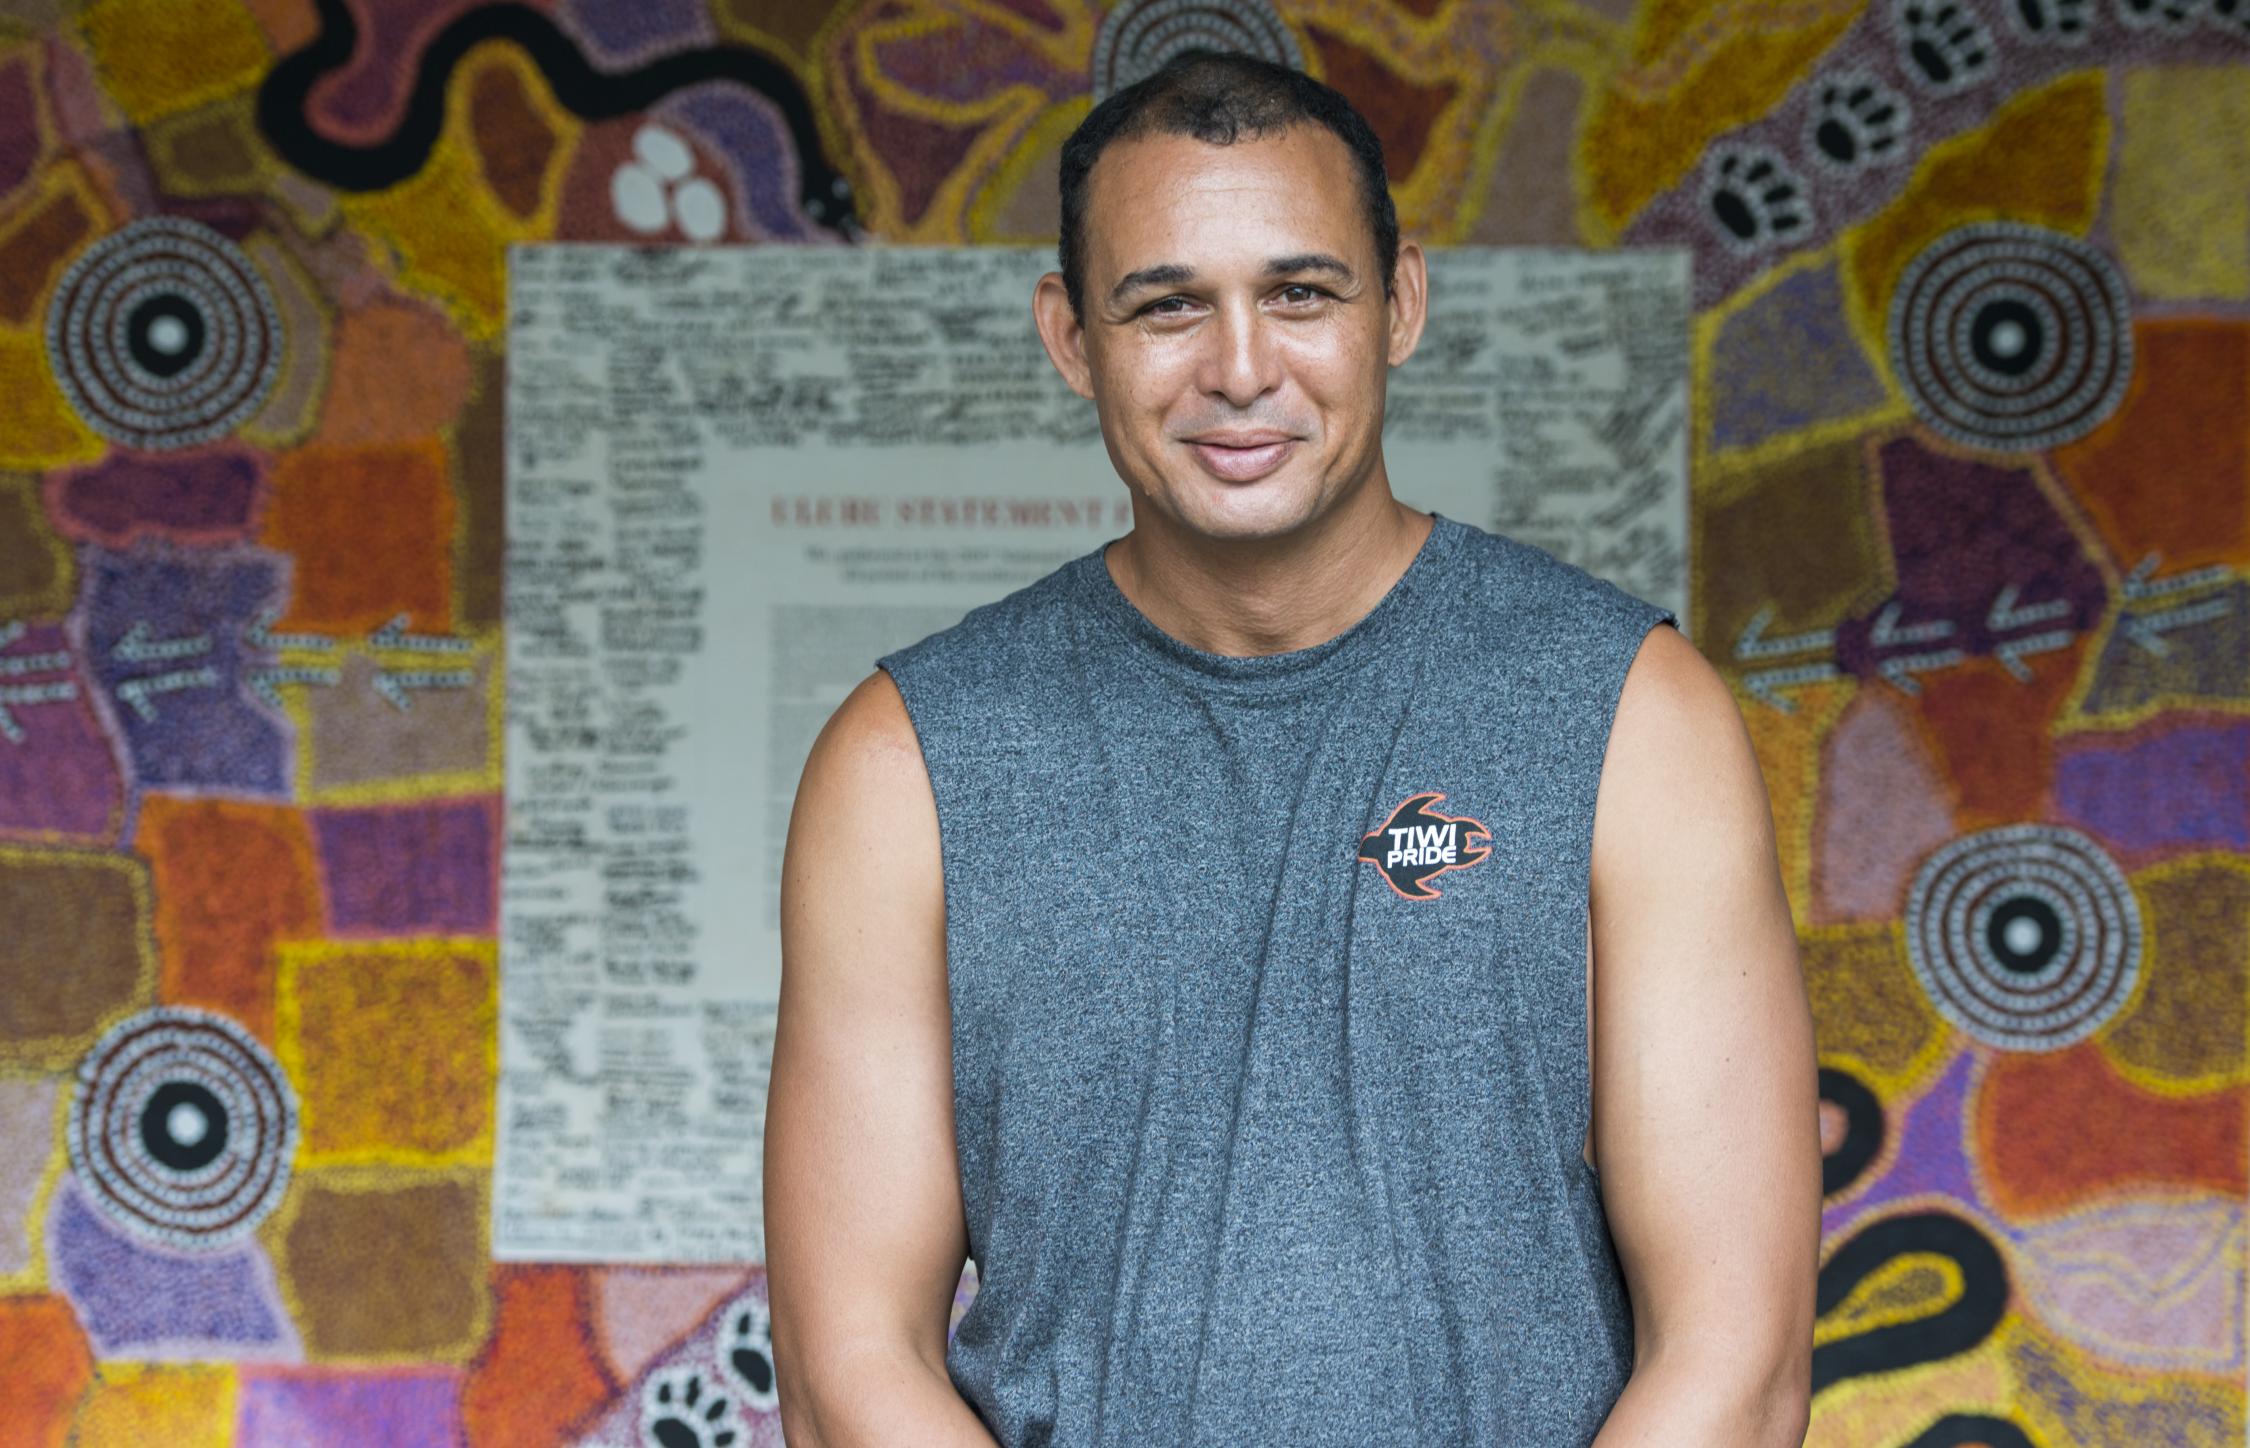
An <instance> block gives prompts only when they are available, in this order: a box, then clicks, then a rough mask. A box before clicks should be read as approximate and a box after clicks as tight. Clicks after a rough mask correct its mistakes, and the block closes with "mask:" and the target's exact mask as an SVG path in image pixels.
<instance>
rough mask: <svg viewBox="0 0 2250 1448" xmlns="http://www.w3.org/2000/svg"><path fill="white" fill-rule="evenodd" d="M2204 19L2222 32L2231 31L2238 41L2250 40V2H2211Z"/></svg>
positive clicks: (2212, 0)
mask: <svg viewBox="0 0 2250 1448" xmlns="http://www.w3.org/2000/svg"><path fill="white" fill-rule="evenodd" d="M2203 18H2204V19H2205V20H2206V21H2208V22H2209V23H2211V24H2213V25H2216V26H2217V27H2219V28H2220V29H2221V30H2231V31H2233V32H2234V38H2235V39H2237V40H2250V0H2211V3H2210V6H2209V8H2207V9H2206V10H2205V11H2204V12H2203Z"/></svg>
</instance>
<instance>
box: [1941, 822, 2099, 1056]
mask: <svg viewBox="0 0 2250 1448" xmlns="http://www.w3.org/2000/svg"><path fill="white" fill-rule="evenodd" d="M1906 925H1907V932H1906V945H1907V954H1908V956H1909V957H1910V958H1911V959H1912V961H1913V965H1914V974H1915V976H1916V978H1917V979H1919V980H1920V981H1921V983H1922V989H1923V990H1924V991H1925V992H1927V993H1928V995H1929V998H1930V1001H1931V1003H1932V1004H1934V1005H1935V1006H1936V1007H1937V1008H1938V1011H1939V1013H1940V1014H1942V1015H1944V1016H1945V1018H1946V1019H1947V1020H1949V1021H1951V1022H1953V1024H1954V1025H1956V1026H1959V1027H1960V1028H1961V1029H1962V1030H1964V1031H1966V1032H1968V1033H1969V1034H1970V1035H1971V1036H1974V1037H1976V1038H1977V1039H1978V1040H1980V1041H1984V1042H1986V1043H1987V1044H1990V1045H1994V1046H2000V1047H2003V1048H2005V1049H2007V1050H2011V1051H2058V1050H2061V1049H2062V1048H2064V1047H2065V1046H2071V1045H2075V1044H2077V1043H2078V1042H2080V1041H2083V1040H2084V1039H2086V1037H2088V1036H2090V1035H2092V1034H2093V1033H2094V1032H2095V1031H2096V1030H2098V1029H2100V1028H2101V1026H2102V1024H2103V1022H2105V1021H2107V1020H2109V1018H2110V1017H2111V1016H2113V1015H2115V1014H2116V1013H2117V1011H2118V1009H2119V1008H2120V1007H2121V1006H2123V1005H2124V1004H2125V1002H2126V1000H2127V999H2129V998H2130V997H2131V996H2132V994H2133V986H2134V983H2135V982H2136V981H2138V980H2139V978H2140V968H2141V914H2140V906H2139V904H2138V902H2137V901H2136V900H2135V898H2134V896H2133V889H2132V886H2131V885H2130V884H2129V883H2127V881H2126V879H2125V874H2124V872H2123V871H2122V870H2120V869H2119V868H2118V866H2117V862H2116V861H2115V860H2112V859H2111V858H2110V857H2109V854H2108V852H2106V851H2105V850H2103V849H2102V847H2101V846H2100V845H2098V844H2096V843H2095V842H2094V841H2093V840H2091V839H2089V838H2088V837H2087V836H2085V835H2083V834H2081V833H2079V832H2078V831H2077V830H2074V829H2071V828H2069V827H2068V826H2065V825H2051V824H2022V825H2005V826H2002V827H2000V828H1998V829H1990V830H1980V831H1978V832H1977V833H1975V834H1971V835H1964V836H1962V837H1961V838H1960V839H1957V840H1954V841H1953V842H1952V843H1950V844H1948V845H1945V846H1944V847H1942V848H1941V849H1939V850H1938V851H1937V852H1936V853H1934V854H1932V855H1931V856H1930V858H1929V859H1928V860H1926V861H1924V862H1923V865H1922V868H1921V870H1920V871H1919V872H1918V873H1917V874H1916V875H1915V878H1914V887H1913V889H1912V891H1911V892H1910V893H1909V895H1908V897H1907V906H1906Z"/></svg>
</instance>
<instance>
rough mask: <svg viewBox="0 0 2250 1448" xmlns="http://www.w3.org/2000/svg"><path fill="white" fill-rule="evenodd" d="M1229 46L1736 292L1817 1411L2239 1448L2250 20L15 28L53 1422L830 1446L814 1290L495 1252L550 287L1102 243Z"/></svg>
mask: <svg viewBox="0 0 2250 1448" xmlns="http://www.w3.org/2000/svg"><path fill="white" fill-rule="evenodd" d="M1182 37H1187V38H1190V39H1195V38H1200V39H1201V40H1203V41H1204V43H1216V44H1227V45H1233V46H1239V47H1244V48H1253V49H1259V50H1262V51H1263V52H1265V53H1268V54H1274V55H1279V56H1284V57H1288V58H1293V59H1295V60H1296V61H1297V62H1298V63H1300V64H1302V65H1303V66H1304V67H1305V68H1306V69H1307V70H1309V71H1311V72H1313V73H1314V74H1317V75H1319V76H1321V77H1323V78H1324V79H1326V80H1327V81H1328V82H1330V83H1331V84H1333V85H1335V86H1337V87H1339V88H1340V89H1342V90H1343V91H1344V92H1345V93H1347V94H1348V95H1349V96H1351V97H1352V98H1353V100H1354V101H1355V102H1356V103H1358V104H1359V105H1360V106H1361V107H1362V108H1363V109H1364V110H1365V111H1366V112H1367V113H1368V114H1369V115H1370V117H1371V118H1372V119H1373V120H1374V122H1375V124H1376V126H1377V129H1378V130H1379V131H1380V133H1381V134H1382V137H1383V139H1384V142H1385V145H1386V148H1387V150H1388V153H1389V158H1390V165H1391V179H1392V183H1393V186H1394V188H1395V191H1396V195H1397V198H1398V202H1399V208H1400V212H1401V217H1402V221H1403V223H1404V225H1405V227H1406V228H1407V229H1408V230H1409V231H1410V232H1411V233H1413V234H1416V235H1418V236H1420V237H1422V238H1423V239H1425V240H1426V241H1429V242H1432V243H1439V244H1443V243H1461V242H1476V243H1530V244H1548V245H1552V244H1561V245H1584V246H1590V247H1607V246H1613V245H1641V244H1668V245H1686V246H1689V247H1692V248H1693V249H1694V251H1695V259H1696V275H1697V307H1698V313H1697V319H1696V323H1695V327H1694V335H1693V346H1694V357H1695V362H1694V367H1695V375H1694V382H1695V388H1696V396H1697V419H1696V429H1697V430H1696V437H1695V441H1694V458H1695V472H1694V488H1695V493H1694V544H1695V575H1696V582H1695V588H1696V596H1697V600H1698V603H1697V613H1696V617H1695V619H1694V621H1693V622H1694V633H1695V636H1696V638H1697V640H1698V642H1699V644H1700V645H1701V647H1702V648H1703V649H1704V651H1705V652H1706V654H1707V655H1708V656H1709V657H1711V659H1712V660H1713V662H1714V663H1716V664H1717V665H1719V666H1720V667H1721V668H1722V669H1723V670H1724V671H1725V672H1726V673H1727V675H1728V677H1729V678H1730V679H1731V680H1733V681H1734V682H1735V683H1736V685H1737V686H1738V688H1739V691H1740V693H1739V698H1740V701H1741V703H1742V707H1743V710H1744V714H1745V717H1746V718H1747V719H1748V721H1749V723H1750V727H1751V730H1752V733H1753V736H1754V738H1755V740H1756V743H1757V747H1758V749H1759V751H1760V755H1761V758H1762V760H1763V763H1764V766H1765V769H1766V773H1767V777H1768V780H1769V783H1770V788H1771V792H1772V797H1773V804H1774V810H1775V817H1776V823H1777V826H1778V829H1779V837H1780V843H1781V851H1782V856H1783V862H1784V865H1785V867H1786V871H1787V878H1788V883H1789V887H1790V893H1791V900H1792V904H1793V906H1794V908H1795V910H1796V913H1797V919H1798V924H1799V928H1800V932H1801V938H1802V943H1803V956H1804V964H1805V969H1806V973H1807V979H1808V982H1809V986H1810V990H1811V994H1812V998H1813V1001H1814V1003H1815V1008H1816V1014H1817V1017H1818V1024H1819V1038H1820V1047H1821V1059H1822V1064H1823V1067H1824V1081H1825V1083H1826V1085H1825V1103H1824V1108H1823V1118H1824V1126H1825V1128H1826V1130H1827V1139H1828V1142H1829V1145H1830V1148H1831V1151H1830V1156H1829V1183H1828V1185H1829V1189H1830V1190H1829V1199H1828V1206H1827V1223H1826V1226H1827V1241H1826V1246H1825V1253H1826V1257H1825V1264H1826V1265H1825V1267H1824V1271H1823V1275H1822V1281H1821V1288H1822V1293H1821V1305H1822V1308H1823V1313H1822V1317H1821V1319H1820V1325H1819V1347H1818V1352H1817V1356H1816V1369H1817V1379H1816V1380H1817V1385H1818V1393H1817V1396H1816V1398H1815V1404H1814V1422H1813V1430H1812V1436H1811V1439H1810V1441H1811V1442H1813V1443H1816V1444H1836V1445H1842V1444H1854V1445H1858V1444H1865V1445H1885V1448H1889V1445H1907V1444H1929V1445H1934V1444H1940V1443H1943V1444H1971V1443H1975V1444H1985V1445H1990V1448H2018V1445H2024V1444H2038V1445H2050V1448H2060V1445H2066V1444H2084V1445H2103V1448H2108V1445H2116V1448H2126V1445H2133V1448H2140V1445H2150V1444H2183V1445H2203V1444H2227V1445H2233V1444H2238V1443H2240V1442H2242V1441H2243V1434H2244V1406H2243V1366H2244V1359H2243V1285H2244V1284H2243V1273H2244V1260H2245V1259H2244V1223H2243V1208H2244V1194H2245V1121H2244V1084H2245V1068H2244V1053H2245V1021H2244V982H2245V975H2246V971H2250V597H2246V594H2250V581H2246V574H2245V569H2246V566H2250V3H2246V0H1903V3H1893V0H1875V3H1872V4H1866V5H1862V4H1857V3H1851V0H1302V3H1299V0H1280V3H1279V4H1278V6H1277V8H1276V9H1268V8H1265V6H1264V5H1263V4H1262V3H1259V0H1203V3H1186V0H1155V3H1148V0H1126V3H1124V4H1121V5H1120V6H1118V7H1117V8H1116V9H1114V10H1109V11H1105V10H1104V9H1102V8H1099V7H1097V6H1093V5H1079V4H1074V3H1071V0H842V3H839V4H836V5H833V6H823V5H821V4H818V3H804V4H773V3H759V0H530V3H518V4H505V5H493V4H480V3H475V0H91V3H85V4H73V3H67V0H44V3H42V0H4V3H0V399H4V402H0V1399H4V1400H5V1403H6V1408H5V1411H0V1443H16V1442H25V1443H52V1442H62V1441H66V1440H71V1439H73V1438H75V1440H76V1441H79V1442H86V1443H136V1444H138V1443H167V1444H203V1443H244V1444H281V1443H292V1444H293V1443H308V1442H336V1443H378V1442H380V1443H386V1444H419V1443H453V1442H459V1441H464V1440H465V1441H467V1442H471V1443H476V1444H545V1443H558V1442H572V1441H595V1442H606V1443H613V1444H627V1443H634V1442H639V1441H648V1442H660V1443H663V1444H666V1445H683V1444H694V1445H707V1448H717V1445H722V1444H728V1443H735V1444H752V1443H775V1442H778V1441H779V1428H778V1422H777V1420H776V1419H775V1418H774V1416H773V1415H772V1413H771V1411H770V1394H768V1393H766V1392H765V1391H764V1386H763V1385H766V1384H770V1375H769V1372H768V1369H767V1365H766V1362H765V1360H764V1358H763V1356H762V1343H761V1340H760V1337H759V1322H760V1312H759V1306H760V1304H761V1303H762V1301H763V1293H764V1285H763V1279H762V1276H761V1274H760V1273H759V1271H758V1270H757V1268H756V1266H755V1265H754V1264H743V1265H742V1266H740V1267H737V1268H729V1269H725V1270H714V1269H711V1268H687V1267H680V1268H670V1269H665V1268H626V1267H615V1268H599V1267H597V1268H583V1269H581V1268H559V1267H543V1266H498V1265H495V1264H493V1263H492V1262H491V1261H490V1260H489V1257H488V1252H487V1243H486V1230H485V1227H484V1225H483V1222H484V1212H485V1205H486V1193H487V1185H488V1179H489V1172H490V1162H491V1153H492V1139H493V1122H492V1119H491V1100H492V1097H491V1088H492V1074H493V1069H494V1055H495V1043H494V1038H493V1027H494V1016H495V1009H494V1007H495V991H496V950H495V940H494V920H495V897H496V878H497V869H498V851H499V843H500V838H501V824H502V815H501V809H500V797H499V790H500V783H499V780H500V775H499V756H498V749H499V727H498V726H499V720H500V713H499V710H500V707H501V686H502V679H501V676H500V660H501V658H502V656H503V651H502V638H501V626H502V616H501V574H500V563H501V557H502V546H501V540H502V518H501V511H500V507H501V457H500V440H501V415H500V397H501V394H502V388H501V380H502V376H503V369H504V367H505V365H506V359H505V356H504V349H503V337H504V332H505V322H506V317H505V314H504V274H503V259H504V248H505V247H506V246H507V245H508V244H509V243H511V242H515V241H523V240H535V239H545V238H564V239H602V240H654V241H666V242H676V243H681V244H702V243H707V242H731V243H765V242H813V243H822V244H849V243H853V242H873V241H890V242H945V243H965V242H1002V241H1005V242H1026V241H1039V240H1046V239H1050V238H1051V237H1052V235H1053V224H1054V223H1053V217H1054V213H1055V206H1056V186H1055V180H1054V167H1055V156H1056V149H1057V146H1058V144H1059V142H1060V140H1061V138H1062V137H1063V136H1064V135H1065V134H1066V133H1067V132H1068V131H1069V129H1070V128H1071V127H1072V126H1073V125H1074V124H1075V123H1076V122H1077V121H1078V119H1079V118H1080V117H1081V116H1083V115H1084V114H1085V112H1086V110H1087V108H1088V106H1089V104H1090V95H1091V94H1092V93H1093V91H1094V89H1095V88H1096V87H1106V86H1108V85H1110V84H1112V83H1115V82H1116V81H1118V80H1119V79H1120V78H1129V77H1130V76H1132V75H1134V74H1138V73H1140V70H1141V69H1142V68H1145V67H1146V66H1148V65H1150V64H1153V63H1154V62H1155V61H1156V60H1157V59H1160V58H1161V54H1162V51H1163V48H1164V47H1165V46H1166V45H1167V44H1178V43H1183V41H1182ZM691 1382H692V1383H693V1385H694V1387H693V1393H692V1395H691V1393H690V1383H691ZM722 1401H723V1406H719V1407H716V1408H715V1407H714V1405H715V1404H720V1403H721V1402H722ZM729 1435H731V1437H730V1436H729Z"/></svg>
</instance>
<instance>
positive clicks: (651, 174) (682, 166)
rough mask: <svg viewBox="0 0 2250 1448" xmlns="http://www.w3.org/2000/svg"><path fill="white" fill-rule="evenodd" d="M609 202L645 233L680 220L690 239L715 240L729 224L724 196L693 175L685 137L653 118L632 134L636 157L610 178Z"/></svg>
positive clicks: (691, 154) (665, 228)
mask: <svg viewBox="0 0 2250 1448" xmlns="http://www.w3.org/2000/svg"><path fill="white" fill-rule="evenodd" d="M609 204H610V207H611V209H613V210H614V211H616V213H617V219H618V220H619V221H622V222H624V223H625V224H626V225H627V226H629V227H631V228H632V229H633V230H635V231H637V232H639V233H641V234H642V235H643V236H657V235H660V234H662V233H663V232H666V231H669V230H671V229H672V227H673V226H674V225H677V226H678V227H679V229H680V234H681V235H683V236H685V237H686V238H687V239H688V240H689V241H717V240H718V239H719V238H720V237H721V236H723V235H725V233H726V229H727V202H726V197H725V195H724V194H722V193H721V192H720V190H719V188H718V187H717V186H715V185H713V184H712V183H711V182H710V181H709V180H707V179H705V178H704V177H701V176H698V175H696V174H695V153H694V152H693V151H691V150H689V149H688V144H687V142H685V141H683V140H681V139H680V138H679V136H678V135H677V134H676V133H674V132H673V131H671V130H668V129H667V128H665V127H663V126H660V125H658V124H656V123H655V122H654V121H651V122H649V123H648V124H647V125H645V126H642V127H641V128H640V129H639V130H638V131H636V132H634V133H633V159H632V160H630V161H627V162H626V163H625V164H624V165H622V166H620V167H618V168H617V171H616V173H615V174H614V175H612V176H611V177H610V178H609Z"/></svg>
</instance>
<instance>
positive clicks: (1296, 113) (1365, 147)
mask: <svg viewBox="0 0 2250 1448" xmlns="http://www.w3.org/2000/svg"><path fill="white" fill-rule="evenodd" d="M1306 121H1311V122H1315V123H1317V124H1319V125H1323V126H1326V127H1327V128H1328V129H1329V130H1330V131H1332V132H1334V133H1335V135H1336V138H1337V139H1338V140H1340V141H1342V142H1343V143H1344V145H1345V147H1346V148H1348V149H1349V150H1350V151H1351V153H1352V160H1353V161H1354V163H1355V166H1354V169H1355V170H1356V171H1357V172H1358V174H1359V190H1360V199H1361V201H1362V202H1364V203H1365V205H1366V208H1367V224H1368V227H1369V229H1370V230H1372V231H1373V232H1374V233H1375V259H1376V264H1377V266H1378V267H1379V269H1380V270H1381V273H1382V278H1383V294H1384V295H1385V296H1388V295H1390V291H1391V275H1392V272H1393V271H1394V270H1395V269H1396V268H1397V265H1398V211H1397V209H1396V208H1395V207H1394V206H1393V205H1392V204H1391V188H1390V179H1389V176H1388V174H1387V173H1386V172H1385V171H1384V169H1383V143H1382V142H1381V141H1379V140H1377V139H1376V138H1375V132H1374V129H1373V128H1372V127H1370V126H1369V125H1368V124H1367V118H1366V117H1364V116H1362V115H1361V114H1360V113H1359V112H1358V111H1356V110H1353V109H1352V103H1351V102H1350V101H1347V100H1345V99H1344V98H1343V96H1341V95H1339V94H1338V93H1337V92H1335V91H1334V90H1331V89H1330V88H1329V87H1327V86H1325V85H1322V84H1321V83H1320V82H1319V81H1317V80H1314V79H1313V78H1312V77H1311V76H1309V75H1306V74H1304V73H1303V72H1302V71H1297V70H1292V69H1290V68H1289V67H1288V66H1286V65H1277V64H1275V63H1274V62H1272V61H1270V60H1262V59H1260V58H1258V57H1256V56H1251V55H1235V54H1221V53H1218V52H1213V51H1190V52H1188V53H1187V54H1184V55H1179V56H1175V57H1173V58H1172V59H1171V60H1170V61H1168V62H1166V63H1165V64H1164V65H1163V66H1162V67H1161V68H1159V69H1158V70H1157V71H1156V72H1155V73H1154V74H1152V75H1149V76H1147V77H1145V78H1143V79H1141V80H1137V81H1135V82H1133V84H1131V85H1129V86H1125V87H1124V88H1122V89H1120V90H1118V91H1117V92H1115V93H1114V94H1112V95H1111V96H1109V97H1108V98H1107V99H1105V100H1104V101H1103V102H1102V103H1101V104H1100V105H1098V106H1095V107H1094V109H1093V110H1092V111H1090V112H1089V113H1088V114H1087V116H1086V119H1085V120H1083V121H1080V122H1079V123H1078V129H1077V130H1075V131H1072V132H1071V133H1070V139H1069V140H1067V141H1065V142H1063V148H1062V239H1061V243H1060V245H1059V246H1058V247H1057V250H1058V251H1059V252H1060V253H1061V259H1062V276H1063V289H1064V290H1065V291H1066V292H1068V293H1069V294H1070V310H1071V312H1072V313H1073V314H1074V315H1075V316H1077V317H1079V318H1080V319H1081V320H1083V319H1084V317H1085V315H1086V309H1085V306H1084V300H1085V283H1086V240H1085V225H1086V177H1087V176H1088V174H1089V173H1091V172H1092V171H1093V169H1094V162H1095V161H1096V160H1097V159H1099V158H1100V156H1101V154H1102V152H1103V151H1105V150H1107V149H1108V148H1109V145H1110V143H1111V142H1112V141H1122V140H1133V139H1136V138H1138V137H1141V136H1149V135H1170V136H1193V137H1194V138H1195V139H1197V140H1198V141H1203V142H1206V143H1207V144H1210V145H1213V146H1231V145H1233V144H1234V143H1235V142H1236V141H1238V140H1245V139H1255V138H1257V137H1260V136H1267V135H1272V134H1274V133H1276V132H1279V131H1284V130H1287V129H1288V128H1289V127H1290V126H1293V125H1298V124H1300V123H1303V122H1306Z"/></svg>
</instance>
